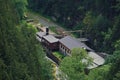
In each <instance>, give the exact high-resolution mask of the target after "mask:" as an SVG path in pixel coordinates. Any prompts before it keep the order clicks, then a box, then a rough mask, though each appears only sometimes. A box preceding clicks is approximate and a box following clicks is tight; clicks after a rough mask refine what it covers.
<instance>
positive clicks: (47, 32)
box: [46, 27, 49, 35]
mask: <svg viewBox="0 0 120 80" xmlns="http://www.w3.org/2000/svg"><path fill="white" fill-rule="evenodd" d="M46 35H49V28H48V27H46Z"/></svg>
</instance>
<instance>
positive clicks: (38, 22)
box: [27, 12, 70, 35]
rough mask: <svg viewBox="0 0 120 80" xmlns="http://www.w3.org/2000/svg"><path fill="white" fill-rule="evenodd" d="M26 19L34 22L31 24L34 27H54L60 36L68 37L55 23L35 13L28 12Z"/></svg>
mask: <svg viewBox="0 0 120 80" xmlns="http://www.w3.org/2000/svg"><path fill="white" fill-rule="evenodd" d="M27 15H28V18H30V19H33V20H34V22H33V23H32V24H33V25H34V26H44V27H55V28H56V30H57V32H59V34H61V35H69V34H70V33H68V32H65V31H66V30H65V29H64V28H62V27H61V26H59V25H57V24H56V23H54V22H52V21H51V20H49V19H47V18H45V17H42V16H40V15H39V14H36V13H31V12H29V13H28V14H27Z"/></svg>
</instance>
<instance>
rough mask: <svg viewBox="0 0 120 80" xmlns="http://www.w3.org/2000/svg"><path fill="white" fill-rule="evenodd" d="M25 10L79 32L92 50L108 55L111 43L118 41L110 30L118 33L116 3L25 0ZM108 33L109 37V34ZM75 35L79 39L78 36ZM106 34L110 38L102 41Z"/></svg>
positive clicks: (118, 4) (114, 0)
mask: <svg viewBox="0 0 120 80" xmlns="http://www.w3.org/2000/svg"><path fill="white" fill-rule="evenodd" d="M28 7H29V9H32V10H33V11H36V12H38V13H40V14H42V15H45V16H49V17H51V19H55V21H56V22H58V23H59V24H62V25H63V26H65V28H68V29H69V30H70V29H71V30H73V29H74V30H75V29H76V30H79V29H83V30H84V32H83V34H84V35H83V36H82V37H87V38H89V39H90V41H91V43H92V44H93V46H92V47H93V48H95V49H96V50H97V51H105V52H107V53H111V54H112V52H113V50H114V48H113V45H114V42H115V41H116V40H118V39H117V38H118V37H119V36H118V35H116V33H115V34H114V30H113V28H115V29H117V30H118V27H115V25H116V20H118V18H117V17H118V16H119V13H120V1H119V0H109V2H108V1H107V0H90V1H88V0H77V1H74V0H69V1H67V0H64V1H61V0H36V1H34V0H28ZM115 17H116V19H115V20H114V18H115ZM110 29H111V30H112V31H113V33H109V30H110ZM115 32H116V31H115ZM117 32H118V31H117ZM103 33H108V34H103ZM118 33H120V31H119V32H118ZM75 34H77V36H79V33H75ZM109 34H111V36H110V38H109V39H107V40H106V37H107V36H108V35H109ZM112 37H113V38H112ZM114 37H117V38H114Z"/></svg>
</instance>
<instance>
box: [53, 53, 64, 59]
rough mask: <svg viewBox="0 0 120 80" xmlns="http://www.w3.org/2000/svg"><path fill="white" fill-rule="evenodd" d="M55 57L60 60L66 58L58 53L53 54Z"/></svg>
mask: <svg viewBox="0 0 120 80" xmlns="http://www.w3.org/2000/svg"><path fill="white" fill-rule="evenodd" d="M53 55H54V56H56V57H57V58H58V59H59V60H62V59H63V58H64V57H65V56H64V55H63V54H62V53H60V52H58V51H56V52H53Z"/></svg>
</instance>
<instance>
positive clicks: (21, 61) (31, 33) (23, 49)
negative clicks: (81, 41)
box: [0, 0, 53, 80]
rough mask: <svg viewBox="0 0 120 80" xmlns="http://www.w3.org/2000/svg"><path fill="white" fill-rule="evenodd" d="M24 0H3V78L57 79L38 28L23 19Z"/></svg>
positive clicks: (0, 9) (0, 40) (0, 13)
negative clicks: (36, 35) (37, 30)
mask: <svg viewBox="0 0 120 80" xmlns="http://www.w3.org/2000/svg"><path fill="white" fill-rule="evenodd" d="M23 1H25V0H0V6H1V7H0V80H53V76H52V65H51V63H50V62H48V61H47V60H46V59H45V53H44V52H43V49H42V47H41V46H40V44H39V43H38V42H37V40H36V37H35V33H36V29H34V28H33V27H32V26H30V25H27V24H26V23H25V22H24V21H22V20H21V19H22V15H23V12H21V13H20V12H18V11H24V10H22V9H25V8H24V6H25V5H23V3H24V2H23ZM21 4H22V5H23V6H22V5H21Z"/></svg>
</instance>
